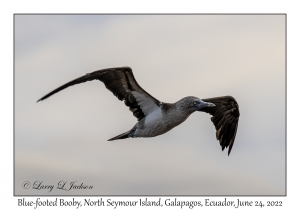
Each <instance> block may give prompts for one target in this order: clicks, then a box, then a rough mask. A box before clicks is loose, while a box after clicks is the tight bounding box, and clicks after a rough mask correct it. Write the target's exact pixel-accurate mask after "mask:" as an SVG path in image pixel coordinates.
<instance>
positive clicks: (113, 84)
mask: <svg viewBox="0 0 300 210" xmlns="http://www.w3.org/2000/svg"><path fill="white" fill-rule="evenodd" d="M91 80H100V81H101V82H103V83H104V84H105V86H106V88H107V89H109V90H110V91H111V92H112V93H113V94H114V95H115V96H116V97H117V98H118V99H119V100H121V101H124V102H125V105H126V106H128V107H129V110H130V111H132V112H133V115H134V116H135V117H136V118H137V120H138V122H137V123H136V124H135V125H134V126H133V128H131V129H130V130H129V131H127V132H125V133H122V134H120V135H118V136H116V137H114V138H111V139H109V140H108V141H113V140H118V139H125V138H137V137H154V136H158V135H161V134H164V133H166V132H168V131H170V130H171V129H172V128H174V127H176V126H177V125H179V124H180V123H182V122H184V121H185V120H186V119H187V118H188V117H189V116H190V115H191V114H192V113H193V112H195V111H201V112H206V113H209V114H211V115H212V117H211V121H212V122H213V124H214V126H215V128H216V138H217V140H219V142H220V145H221V147H222V151H223V150H224V148H227V147H229V149H228V155H229V154H230V152H231V149H232V146H233V143H234V139H235V136H236V131H237V127H238V121H239V116H240V113H239V106H238V104H237V102H236V100H235V99H234V98H233V97H232V96H222V97H215V98H207V99H202V100H201V99H199V98H197V97H194V96H188V97H185V98H183V99H180V100H179V101H177V102H175V103H164V102H161V101H159V100H157V99H156V98H154V97H153V96H151V95H150V94H149V93H147V92H146V91H145V90H144V89H143V88H142V87H141V86H139V84H138V83H137V81H136V80H135V78H134V76H133V73H132V70H131V68H130V67H118V68H108V69H102V70H98V71H94V72H92V73H88V74H86V75H84V76H82V77H79V78H77V79H75V80H72V81H70V82H68V83H66V84H64V85H62V86H60V87H58V88H57V89H55V90H53V91H52V92H50V93H48V94H47V95H45V96H44V97H42V98H41V99H39V100H38V101H37V102H39V101H42V100H44V99H46V98H48V97H50V96H51V95H53V94H55V93H57V92H59V91H61V90H63V89H65V88H67V87H69V86H72V85H76V84H79V83H83V82H87V81H91Z"/></svg>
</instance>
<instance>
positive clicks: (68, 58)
mask: <svg viewBox="0 0 300 210" xmlns="http://www.w3.org/2000/svg"><path fill="white" fill-rule="evenodd" d="M118 66H130V67H131V68H132V70H133V73H134V75H135V78H136V80H137V81H138V83H139V84H140V85H141V86H142V87H143V88H144V89H145V90H146V91H147V92H149V93H150V94H151V95H153V96H154V97H156V98H157V99H158V100H161V101H163V102H169V103H172V102H176V101H178V100H179V99H181V98H183V97H185V96H197V97H199V98H209V97H216V96H223V95H232V96H233V97H235V98H236V100H237V101H238V103H239V106H240V113H241V116H240V121H239V127H238V131H237V135H236V140H235V143H234V146H233V149H232V151H231V154H230V156H229V157H228V155H227V150H226V151H224V152H222V151H221V148H220V146H219V143H218V141H217V140H216V139H215V130H214V126H213V124H212V122H211V121H210V116H209V115H208V114H206V113H200V112H197V113H194V114H193V115H191V116H190V117H189V118H188V119H187V120H186V121H185V122H184V123H183V124H181V125H180V126H178V127H176V128H174V129H173V130H171V131H170V132H168V133H166V134H164V135H161V136H158V137H154V138H144V139H143V138H137V139H125V140H122V141H114V142H108V141H106V140H107V139H109V138H111V137H114V136H116V135H118V134H121V133H123V132H125V131H127V130H129V129H130V128H131V127H133V125H134V124H135V123H136V118H135V117H133V116H132V113H131V112H130V111H129V110H128V107H126V106H125V105H124V104H123V102H120V101H118V99H117V98H116V97H114V96H113V94H112V93H111V92H110V91H108V90H107V89H106V88H105V86H104V85H103V84H102V83H101V82H99V81H93V82H88V83H82V84H80V85H76V86H72V87H69V88H68V89H65V90H64V91H62V92H59V93H57V94H55V95H53V96H52V97H50V98H49V99H47V100H45V101H42V102H40V103H36V101H37V100H38V99H39V98H41V97H42V96H44V95H45V94H46V93H48V92H50V91H51V90H53V89H55V88H57V87H58V86H60V85H62V84H64V83H66V82H69V81H70V80H73V79H75V78H77V77H80V76H82V75H84V74H85V73H88V72H92V71H94V70H98V69H102V68H109V67H118ZM285 149H286V148H285V16H284V15H231V16H230V15H217V16H215V15H160V16H158V15H142V16H141V15H87V16H85V15H42V16H41V15H32V16H31V15H16V16H15V194H16V195H76V194H81V195H284V194H285ZM62 180H63V181H67V182H72V181H77V183H78V184H81V183H83V184H85V185H92V186H93V189H92V190H71V191H63V190H59V189H53V190H52V191H51V192H49V191H48V190H36V189H32V188H30V189H24V188H23V187H22V184H23V183H24V181H29V182H30V183H31V184H32V183H34V182H35V181H42V182H43V185H54V186H55V187H56V186H57V183H58V182H59V181H62Z"/></svg>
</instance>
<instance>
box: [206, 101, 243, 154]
mask: <svg viewBox="0 0 300 210" xmlns="http://www.w3.org/2000/svg"><path fill="white" fill-rule="evenodd" d="M202 100H203V101H205V102H210V103H214V104H215V105H216V106H215V107H206V108H203V109H201V111H203V112H207V113H209V114H211V115H212V117H211V121H212V122H213V124H214V125H215V128H216V138H217V139H218V140H219V141H220V145H221V147H222V150H224V148H225V147H226V148H227V147H229V150H228V155H229V154H230V151H231V149H232V146H233V143H234V139H235V135H236V131H237V127H238V122H239V117H240V111H239V105H238V103H237V102H236V100H235V99H234V98H233V97H232V96H222V97H216V98H207V99H202Z"/></svg>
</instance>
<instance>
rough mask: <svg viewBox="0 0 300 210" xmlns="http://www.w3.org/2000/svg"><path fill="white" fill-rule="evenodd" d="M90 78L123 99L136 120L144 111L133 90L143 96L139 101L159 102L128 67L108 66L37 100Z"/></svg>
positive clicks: (155, 103)
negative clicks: (100, 82)
mask: <svg viewBox="0 0 300 210" xmlns="http://www.w3.org/2000/svg"><path fill="white" fill-rule="evenodd" d="M92 80H100V81H102V82H103V83H104V84H105V86H106V88H107V89H109V90H110V91H111V92H112V93H113V94H114V95H115V96H116V97H117V98H118V99H119V100H121V101H123V100H124V102H125V105H126V106H128V107H129V109H130V111H132V112H133V115H134V116H135V117H136V118H137V119H138V120H141V119H142V118H143V117H144V116H145V115H146V113H144V112H145V111H144V112H143V110H142V107H141V106H139V103H138V101H137V100H136V97H137V96H136V97H135V96H134V95H133V94H132V92H133V91H136V92H138V93H139V94H140V95H142V96H143V97H142V98H139V101H141V100H145V99H147V100H148V101H150V102H151V103H152V104H154V106H157V107H159V104H160V102H159V101H158V100H157V99H155V98H154V97H153V96H151V95H150V94H149V93H147V92H146V91H145V90H144V89H143V88H141V87H140V86H139V84H138V83H137V82H136V80H135V78H134V76H133V73H132V70H131V68H129V67H119V68H109V69H103V70H98V71H94V72H92V73H88V74H86V75H84V76H82V77H79V78H77V79H74V80H72V81H70V82H68V83H66V84H64V85H62V86H60V87H58V88H56V89H55V90H53V91H52V92H50V93H48V94H47V95H45V96H44V97H42V98H41V99H39V100H38V101H37V102H39V101H42V100H44V99H46V98H48V97H50V96H52V95H53V94H55V93H57V92H59V91H61V90H63V89H65V88H67V87H69V86H72V85H76V84H79V83H83V82H87V81H92Z"/></svg>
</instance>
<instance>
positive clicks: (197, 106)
mask: <svg viewBox="0 0 300 210" xmlns="http://www.w3.org/2000/svg"><path fill="white" fill-rule="evenodd" d="M182 102H183V105H184V107H185V109H186V110H189V112H195V111H201V109H203V108H205V107H214V106H216V105H215V104H213V103H209V102H205V101H202V100H201V99H199V98H197V97H194V96H188V97H185V98H183V99H182Z"/></svg>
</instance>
